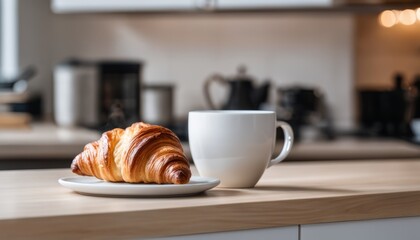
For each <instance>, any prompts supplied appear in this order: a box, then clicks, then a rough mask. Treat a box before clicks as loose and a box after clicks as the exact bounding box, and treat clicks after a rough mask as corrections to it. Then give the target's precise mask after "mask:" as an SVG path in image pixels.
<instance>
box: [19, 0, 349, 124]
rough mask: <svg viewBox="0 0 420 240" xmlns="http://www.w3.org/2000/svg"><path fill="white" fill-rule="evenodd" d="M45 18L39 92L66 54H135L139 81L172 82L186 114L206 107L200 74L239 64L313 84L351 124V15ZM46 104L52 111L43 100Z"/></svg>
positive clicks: (340, 119)
mask: <svg viewBox="0 0 420 240" xmlns="http://www.w3.org/2000/svg"><path fill="white" fill-rule="evenodd" d="M26 1H28V0H26ZM49 18H50V20H51V21H45V19H44V21H45V22H48V24H49V25H48V26H47V27H49V30H45V34H47V35H49V37H50V38H48V39H47V38H45V39H46V41H47V40H48V41H49V44H48V46H49V47H48V48H47V49H46V50H47V51H48V52H44V54H45V56H48V58H49V61H48V62H49V63H50V64H49V66H47V67H45V66H41V75H43V76H45V79H44V84H45V85H44V86H46V88H45V89H47V90H43V91H45V92H48V91H50V90H48V89H51V81H50V79H49V80H47V79H48V77H50V72H48V71H51V69H52V67H53V65H54V64H55V63H57V62H59V61H60V60H62V59H64V58H67V57H69V56H76V57H81V58H86V59H102V58H112V59H126V58H128V59H135V60H140V59H141V60H143V61H144V63H145V66H144V74H143V79H144V82H145V83H151V82H153V83H158V82H165V83H168V82H169V83H174V84H175V85H176V92H175V114H176V116H177V117H185V116H186V114H187V112H188V111H190V110H194V109H204V108H206V104H205V101H204V97H203V91H202V85H203V82H204V80H205V79H206V77H208V76H209V75H210V74H211V73H214V72H219V73H222V74H224V75H232V74H234V73H235V72H236V68H237V66H238V65H239V64H245V65H247V66H248V70H249V73H250V74H251V75H253V76H255V77H256V78H258V80H260V81H262V80H263V79H265V78H270V79H272V80H273V84H274V85H275V86H290V85H294V84H302V85H303V84H305V85H309V86H316V87H319V88H320V89H321V90H323V91H324V92H325V93H326V96H327V100H328V102H329V104H330V106H331V108H332V110H333V116H334V119H335V121H336V124H337V126H338V127H341V128H348V127H351V126H352V125H353V99H352V97H353V96H352V94H353V18H352V16H351V15H345V14H332V13H328V14H325V13H324V14H321V13H318V14H314V13H311V14H308V13H299V14H298V13H294V14H291V13H280V14H270V15H267V14H266V15H262V14H238V15H187V16H185V15H163V14H161V15H135V14H127V15H123V14H117V15H52V14H51V15H50V16H49ZM45 56H44V58H45ZM35 64H37V63H35ZM42 71H46V72H42ZM36 81H38V82H39V81H42V80H40V79H38V80H36ZM32 86H33V87H34V88H35V89H37V88H38V89H43V88H44V87H41V88H39V87H37V86H36V84H35V83H33V84H32ZM218 95H219V96H218V98H219V99H221V98H222V96H220V95H222V94H221V93H219V94H218ZM47 110H49V111H51V103H50V102H49V103H47Z"/></svg>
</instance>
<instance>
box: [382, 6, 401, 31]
mask: <svg viewBox="0 0 420 240" xmlns="http://www.w3.org/2000/svg"><path fill="white" fill-rule="evenodd" d="M379 22H380V23H381V25H382V26H384V27H387V28H389V27H392V26H394V25H395V24H396V23H397V16H396V14H395V13H394V12H393V11H390V10H386V11H383V12H382V13H381V15H379Z"/></svg>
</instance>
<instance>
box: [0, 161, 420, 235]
mask: <svg viewBox="0 0 420 240" xmlns="http://www.w3.org/2000/svg"><path fill="white" fill-rule="evenodd" d="M193 171H195V170H193ZM419 173H420V159H418V160H387V161H381V160H376V161H372V160H365V161H336V162H332V161H331V162H330V161H322V162H285V163H280V164H279V165H276V166H274V167H272V168H270V169H268V170H267V171H266V173H265V174H264V176H263V178H262V179H261V180H260V182H259V183H258V184H257V186H256V187H255V188H253V189H222V188H215V189H212V190H210V191H208V192H206V193H204V194H201V195H198V196H191V197H180V198H146V199H141V198H106V197H93V196H85V195H79V194H77V193H74V192H72V191H71V190H68V189H66V188H63V187H61V186H60V185H59V184H58V183H57V179H58V178H60V177H64V176H71V175H72V174H71V173H70V172H69V170H68V169H65V170H21V171H0V183H1V184H0V196H1V197H0V232H1V236H2V238H5V239H16V238H36V237H39V238H42V239H45V238H47V237H49V238H52V239H55V238H60V239H64V238H69V237H72V238H73V239H80V238H82V237H83V238H89V239H95V238H104V237H105V238H108V239H115V238H118V239H121V238H132V237H140V236H148V237H150V236H162V235H181V234H194V233H204V232H216V231H228V230H239V229H253V228H265V227H276V226H287V225H297V224H309V223H321V222H335V221H348V220H363V219H375V218H390V217H403V216H420V174H419Z"/></svg>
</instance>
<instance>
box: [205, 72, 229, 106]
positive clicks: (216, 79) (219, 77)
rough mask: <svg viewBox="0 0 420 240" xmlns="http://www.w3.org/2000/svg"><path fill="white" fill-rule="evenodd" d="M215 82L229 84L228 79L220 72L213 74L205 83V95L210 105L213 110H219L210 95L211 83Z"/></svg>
mask: <svg viewBox="0 0 420 240" xmlns="http://www.w3.org/2000/svg"><path fill="white" fill-rule="evenodd" d="M213 82H219V83H221V84H227V83H228V81H227V80H226V79H224V78H223V76H222V75H220V74H214V75H212V76H210V77H209V78H207V80H206V82H205V83H204V89H203V90H204V97H205V98H206V101H207V104H208V105H209V107H210V108H211V109H212V110H217V109H219V108H217V107H216V105H214V102H213V100H212V98H211V96H210V85H211V84H212V83H213Z"/></svg>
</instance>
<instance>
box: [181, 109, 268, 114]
mask: <svg viewBox="0 0 420 240" xmlns="http://www.w3.org/2000/svg"><path fill="white" fill-rule="evenodd" d="M220 113H223V114H227V115H250V114H253V115H255V114H276V113H275V112H274V111H267V110H197V111H190V112H189V114H220Z"/></svg>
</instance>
